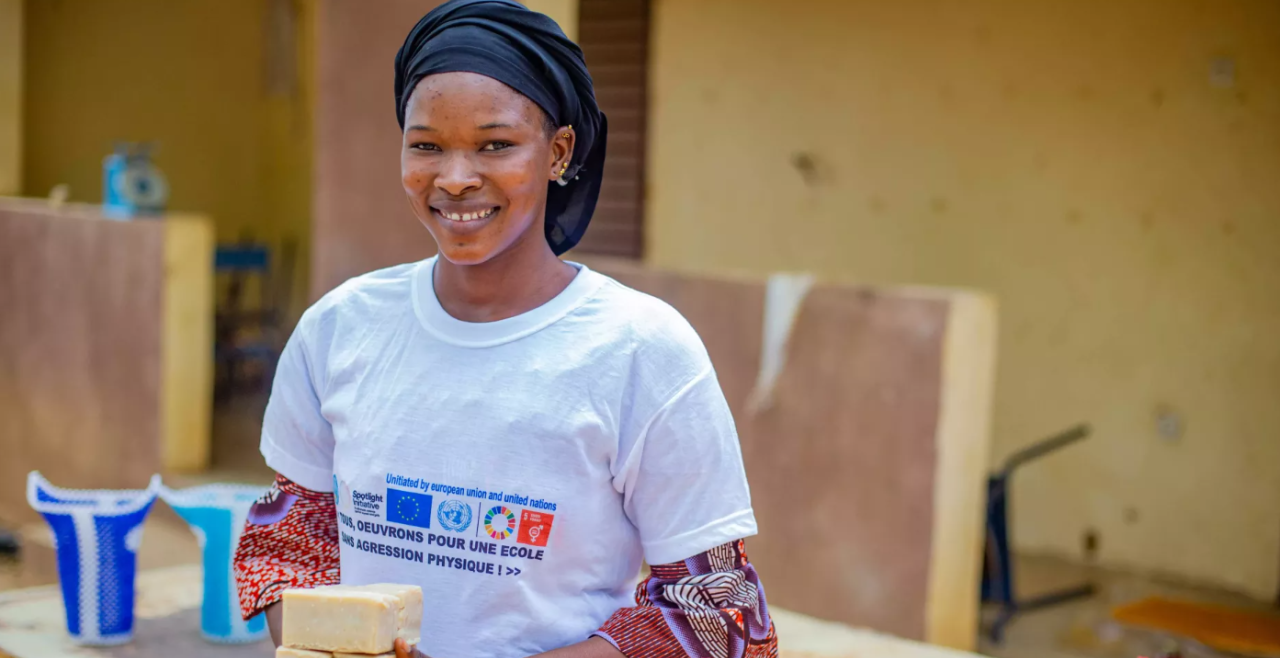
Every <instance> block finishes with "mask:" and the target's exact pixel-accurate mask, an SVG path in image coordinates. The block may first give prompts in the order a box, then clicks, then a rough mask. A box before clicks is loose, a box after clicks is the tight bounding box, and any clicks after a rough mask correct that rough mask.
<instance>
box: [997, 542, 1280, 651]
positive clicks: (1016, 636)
mask: <svg viewBox="0 0 1280 658" xmlns="http://www.w3.org/2000/svg"><path fill="white" fill-rule="evenodd" d="M1016 569H1017V571H1016V573H1015V576H1016V577H1017V578H1019V579H1020V580H1019V581H1018V582H1019V588H1018V590H1019V597H1020V598H1022V597H1032V596H1035V595H1037V594H1041V593H1046V592H1052V591H1055V590H1061V589H1065V588H1068V587H1071V586H1074V585H1078V584H1084V583H1093V584H1094V586H1095V587H1096V588H1097V590H1096V593H1095V594H1094V595H1093V596H1091V597H1089V598H1085V599H1079V600H1076V601H1072V602H1068V603H1064V604H1060V605H1058V606H1054V607H1051V608H1046V609H1044V610H1040V611H1033V612H1029V613H1026V614H1024V615H1021V616H1018V617H1015V618H1014V621H1013V622H1012V623H1011V624H1010V625H1009V626H1007V627H1006V631H1005V638H1004V641H1003V642H1002V643H1001V644H999V645H996V644H993V643H992V642H990V641H989V640H987V639H986V638H984V639H983V641H982V643H981V645H980V646H979V651H980V652H981V653H983V654H986V655H989V656H993V657H994V658H1136V657H1137V656H1147V657H1148V658H1157V657H1158V656H1166V655H1169V656H1173V655H1180V656H1181V658H1228V656H1229V654H1225V653H1221V652H1218V651H1214V650H1212V649H1209V648H1207V647H1204V646H1202V645H1200V644H1198V643H1196V642H1194V641H1190V640H1186V639H1183V638H1176V637H1172V636H1169V635H1166V634H1163V633H1157V632H1150V631H1144V630H1141V629H1136V628H1127V627H1125V626H1122V625H1120V624H1118V623H1116V622H1115V621H1113V620H1112V619H1111V616H1110V612H1111V610H1112V608H1114V607H1116V606H1118V605H1121V604H1124V603H1128V602H1131V601H1136V600H1139V599H1143V598H1146V597H1149V596H1163V597H1168V598H1173V599H1182V600H1188V601H1198V602H1204V603H1215V604H1220V605H1228V606H1237V607H1242V608H1248V609H1255V610H1259V611H1271V612H1280V611H1277V610H1276V609H1275V608H1274V607H1271V606H1268V605H1267V604H1264V603H1262V602H1259V601H1256V600H1254V599H1250V598H1248V597H1245V596H1242V595H1237V594H1233V593H1230V592H1224V591H1220V590H1215V589H1212V588H1207V587H1198V586H1195V585H1191V584H1187V583H1180V582H1176V581H1171V580H1168V579H1162V578H1159V577H1153V576H1147V575H1138V574H1133V573H1125V572H1119V571H1111V570H1106V569H1099V568H1093V567H1088V566H1084V565H1080V564H1074V563H1071V562H1067V561H1065V560H1060V559H1055V558H1046V557H1031V556H1021V557H1019V558H1018V560H1017V565H1016ZM994 613H995V610H991V609H988V610H984V614H983V618H984V624H985V623H989V620H990V619H992V618H994V616H995V615H994ZM984 627H985V626H984Z"/></svg>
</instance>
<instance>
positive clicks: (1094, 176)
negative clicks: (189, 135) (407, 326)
mask: <svg viewBox="0 0 1280 658" xmlns="http://www.w3.org/2000/svg"><path fill="white" fill-rule="evenodd" d="M654 11H655V15H654V36H653V39H654V42H653V62H652V64H653V69H652V73H651V76H652V77H651V84H652V96H651V98H652V114H651V124H650V126H651V130H650V135H651V143H650V153H649V157H650V159H649V169H648V180H649V198H648V206H647V209H648V214H647V222H648V223H647V227H646V229H647V235H648V244H647V248H648V251H647V253H648V254H649V255H650V260H651V263H652V264H654V265H657V266H661V267H666V268H677V269H684V270H750V271H756V272H767V271H775V270H792V269H804V270H812V271H816V272H818V273H821V274H822V275H825V276H828V277H835V278H845V279H855V280H862V281H872V282H910V283H923V284H945V285H960V286H972V287H975V288H979V289H984V290H988V291H992V292H994V293H995V294H996V295H997V296H998V298H999V299H1000V304H1001V309H1002V316H1001V325H1002V326H1003V328H1004V329H1003V330H1002V331H1001V340H1000V346H999V352H1000V367H999V372H998V378H997V379H998V387H997V393H996V415H995V422H994V434H995V444H994V445H995V448H994V454H993V464H994V463H997V462H999V461H1000V460H1001V459H1002V458H1003V457H1004V456H1006V455H1008V454H1009V453H1010V452H1012V451H1013V450H1015V449H1017V448H1018V447H1020V446H1023V445H1025V444H1027V443H1028V442H1030V441H1031V440H1033V439H1036V438H1038V437H1041V436H1043V435H1046V434H1049V433H1052V432H1055V431H1057V430H1060V429H1063V428H1065V427H1067V426H1068V425H1071V424H1073V423H1076V422H1079V421H1088V422H1090V423H1092V424H1093V425H1094V426H1095V428H1096V433H1095V435H1094V437H1093V438H1092V439H1090V440H1089V441H1088V442H1087V443H1085V444H1082V445H1079V446H1075V447H1072V448H1070V449H1068V450H1066V451H1064V452H1062V453H1059V454H1056V455H1053V456H1052V457H1048V458H1046V459H1045V460H1044V461H1043V462H1040V463H1037V464H1035V465H1033V466H1029V467H1027V468H1026V470H1025V471H1024V472H1023V473H1024V475H1023V476H1022V477H1020V478H1019V479H1018V480H1017V481H1016V484H1015V486H1014V493H1013V499H1014V529H1015V532H1016V536H1017V544H1018V545H1019V546H1020V547H1021V548H1023V549H1028V550H1035V551H1050V552H1055V553H1061V554H1066V555H1071V556H1079V555H1080V554H1081V538H1082V534H1083V533H1085V532H1087V531H1089V530H1091V529H1092V530H1096V531H1097V532H1098V535H1099V538H1100V545H1099V552H1098V556H1099V557H1100V559H1101V561H1102V562H1104V563H1107V564H1112V565H1128V566H1134V567H1138V568H1143V569H1154V570H1158V571H1165V572H1171V573H1174V574H1180V575H1183V576H1186V577H1191V578H1195V579H1200V580H1205V581H1212V582H1216V583H1220V584H1224V585H1228V586H1232V587H1235V588H1239V589H1241V590H1245V591H1248V592H1252V593H1254V594H1256V595H1258V596H1265V597H1268V598H1269V597H1271V596H1274V594H1275V591H1276V586H1277V581H1278V579H1280V573H1278V572H1277V567H1278V566H1280V565H1278V564H1277V563H1278V562H1280V560H1278V559H1277V558H1278V557H1280V440H1277V436H1280V405H1277V404H1276V402H1275V400H1276V396H1277V393H1280V341H1277V340H1276V338H1275V337H1276V336H1277V335H1280V294H1277V291H1278V290H1280V258H1277V257H1276V253H1277V248H1278V247H1280V221H1277V215H1278V214H1280V184H1277V181H1280V41H1278V40H1276V38H1275V34H1276V31H1277V29H1278V28H1280V4H1277V3H1275V2H1271V1H1270V0H1228V1H1224V2H1208V1H1205V0H1169V1H1167V2H1158V3H1157V2H1146V1H1145V0H1113V1H1109V2H1101V1H1095V0H1088V1H1085V2H1057V1H1049V0H1031V1H1027V0H1019V1H1014V0H975V1H973V2H965V3H944V2H937V1H934V0H918V1H913V2H896V3H893V2H872V1H870V0H792V1H790V2H777V1H776V0H656V1H655V8H654ZM1218 57H1223V58H1229V61H1231V62H1233V63H1234V80H1227V79H1224V77H1225V76H1219V77H1218V78H1217V79H1213V78H1212V76H1211V68H1212V63H1213V61H1214V59H1215V58H1218ZM1165 413H1169V414H1173V415H1174V417H1176V418H1177V419H1180V421H1181V423H1182V426H1181V435H1180V436H1179V437H1177V438H1174V439H1167V438H1163V437H1162V436H1161V434H1160V433H1159V432H1158V431H1157V417H1158V416H1160V415H1161V414H1165Z"/></svg>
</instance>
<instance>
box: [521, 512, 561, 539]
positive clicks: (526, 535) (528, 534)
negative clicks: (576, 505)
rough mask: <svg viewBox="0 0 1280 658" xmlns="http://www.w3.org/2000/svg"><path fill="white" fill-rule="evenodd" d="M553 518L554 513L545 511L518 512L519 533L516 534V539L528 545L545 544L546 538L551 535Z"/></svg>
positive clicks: (554, 518)
mask: <svg viewBox="0 0 1280 658" xmlns="http://www.w3.org/2000/svg"><path fill="white" fill-rule="evenodd" d="M555 520H556V517H555V515H554V514H547V513H546V512H531V511H529V510H524V511H522V512H520V533H519V534H517V535H516V541H517V542H519V543H521V544H528V545H530V546H546V545H547V538H548V537H550V536H551V524H552V522H554V521H555Z"/></svg>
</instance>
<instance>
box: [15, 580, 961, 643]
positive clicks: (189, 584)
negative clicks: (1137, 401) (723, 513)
mask: <svg viewBox="0 0 1280 658" xmlns="http://www.w3.org/2000/svg"><path fill="white" fill-rule="evenodd" d="M199 606H200V567H199V566H198V565H190V566H179V567H171V568H166V569H154V570H151V571H144V572H142V573H140V574H139V575H138V602H137V636H136V637H135V639H134V641H133V642H132V643H130V644H126V645H122V646H118V647H104V648H90V647H79V646H76V645H74V644H72V643H71V641H70V639H69V638H68V637H67V634H66V630H65V628H66V625H65V621H64V618H63V608H62V599H61V596H60V594H59V591H58V588H56V587H37V588H32V589H24V590H15V591H12V592H6V593H0V658H107V657H113V658H126V657H127V658H174V657H177V656H181V657H182V658H268V657H269V656H271V655H272V651H271V648H270V643H268V642H265V641H264V642H259V643H256V644H251V645H240V646H220V645H214V644H210V643H208V642H205V641H204V640H203V639H201V637H200V631H199V628H200V611H199ZM770 611H771V613H772V614H773V618H774V623H775V624H776V625H777V628H778V635H779V637H781V638H782V648H783V651H782V655H783V656H784V657H785V658H978V657H977V656H976V655H975V654H970V653H965V652H962V651H954V650H951V649H944V648H941V647H935V646H931V645H927V644H921V643H919V642H912V641H909V640H902V639H899V638H895V637H891V636H888V635H882V634H879V633H873V632H871V631H867V630H861V629H855V628H850V627H848V626H844V625H842V624H835V623H831V622H825V621H820V620H817V619H814V618H812V617H806V616H804V615H799V614H796V613H792V612H787V611H785V610H779V609H776V608H771V610H770Z"/></svg>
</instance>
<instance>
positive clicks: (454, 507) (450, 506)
mask: <svg viewBox="0 0 1280 658" xmlns="http://www.w3.org/2000/svg"><path fill="white" fill-rule="evenodd" d="M436 518H437V519H439V520H440V527H441V528H444V529H445V530H452V531H453V532H463V531H465V530H466V529H467V528H470V527H471V505H468V504H467V503H464V502H462V501H460V500H453V499H449V500H446V501H443V502H441V503H440V508H439V509H438V510H437V511H436Z"/></svg>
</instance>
